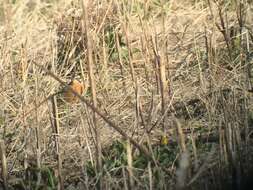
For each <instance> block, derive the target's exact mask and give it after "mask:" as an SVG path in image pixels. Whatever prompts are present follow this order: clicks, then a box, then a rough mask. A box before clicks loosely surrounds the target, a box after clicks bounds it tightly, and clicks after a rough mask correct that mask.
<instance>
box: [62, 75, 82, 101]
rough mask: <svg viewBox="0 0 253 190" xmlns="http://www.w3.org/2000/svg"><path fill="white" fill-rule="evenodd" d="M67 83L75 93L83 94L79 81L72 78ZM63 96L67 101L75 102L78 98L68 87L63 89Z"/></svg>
mask: <svg viewBox="0 0 253 190" xmlns="http://www.w3.org/2000/svg"><path fill="white" fill-rule="evenodd" d="M69 85H70V87H71V88H72V89H73V90H74V91H75V92H76V93H77V94H80V95H82V94H83V91H84V85H83V84H82V83H80V82H79V81H77V80H73V81H72V82H71V83H70V84H69ZM63 98H64V100H65V101H66V102H68V103H76V102H78V100H79V98H78V97H77V96H76V95H75V94H73V93H72V91H71V90H70V89H66V90H64V91H63Z"/></svg>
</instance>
